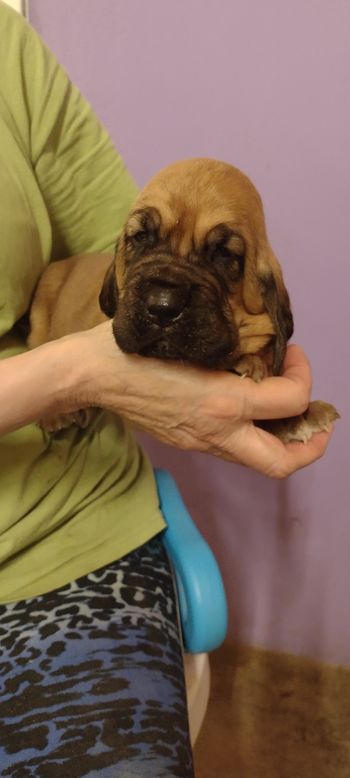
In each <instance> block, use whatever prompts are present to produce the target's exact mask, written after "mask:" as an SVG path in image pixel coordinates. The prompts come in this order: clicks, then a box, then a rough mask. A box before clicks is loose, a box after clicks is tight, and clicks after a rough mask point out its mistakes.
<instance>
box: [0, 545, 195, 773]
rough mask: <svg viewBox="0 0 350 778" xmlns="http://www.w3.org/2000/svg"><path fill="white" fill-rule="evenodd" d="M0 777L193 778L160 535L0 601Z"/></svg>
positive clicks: (170, 589) (172, 602) (169, 580)
mask: <svg viewBox="0 0 350 778" xmlns="http://www.w3.org/2000/svg"><path fill="white" fill-rule="evenodd" d="M0 776H1V778H8V777H10V778H82V777H83V776H84V777H85V778H102V776H103V778H112V776H113V778H136V776H138V777H139V778H141V776H142V778H158V776H159V777H160V778H170V777H171V776H172V777H174V778H175V777H178V778H193V766H192V754H191V746H190V742H189V733H188V721H187V710H186V698H185V685H184V674H183V662H182V650H181V640H180V637H179V630H178V622H177V610H176V600H175V595H174V588H173V580H172V575H171V572H170V569H169V563H168V560H167V557H166V554H165V551H164V548H163V545H162V542H161V540H160V538H154V539H153V540H152V541H150V542H149V543H147V544H146V545H145V546H143V547H141V548H139V549H137V550H136V551H134V552H132V553H131V554H129V555H128V556H126V557H124V558H123V559H121V560H119V561H118V562H115V563H113V564H110V565H108V566H107V567H104V568H102V569H100V570H97V571H96V572H94V573H91V574H90V575H87V576H84V577H82V578H79V579H78V580H76V581H74V582H73V583H71V584H68V585H67V586H63V587H62V588H60V589H58V590H56V591H54V592H49V593H48V594H44V595H42V596H40V597H34V598H32V599H29V600H25V601H21V602H17V603H13V604H10V605H0Z"/></svg>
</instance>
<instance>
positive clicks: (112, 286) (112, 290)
mask: <svg viewBox="0 0 350 778" xmlns="http://www.w3.org/2000/svg"><path fill="white" fill-rule="evenodd" d="M99 302H100V308H101V310H102V311H103V313H104V314H105V315H106V316H109V318H110V319H112V318H113V316H114V315H115V313H116V310H117V305H118V288H117V282H116V278H115V262H112V264H111V265H110V267H109V268H108V270H107V273H106V275H105V277H104V281H103V285H102V289H101V291H100V297H99Z"/></svg>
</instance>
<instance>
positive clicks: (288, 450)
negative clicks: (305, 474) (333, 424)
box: [235, 425, 332, 478]
mask: <svg viewBox="0 0 350 778" xmlns="http://www.w3.org/2000/svg"><path fill="white" fill-rule="evenodd" d="M331 433H332V430H330V431H329V432H319V433H317V434H315V435H313V437H312V438H311V440H309V441H308V442H307V443H298V442H293V443H287V444H284V443H282V441H280V440H279V439H278V438H276V437H275V436H274V435H271V434H270V433H269V432H265V430H262V429H260V428H258V427H255V426H254V425H252V426H251V428H250V429H249V430H246V435H245V440H244V449H243V450H240V451H239V452H237V446H235V459H236V460H237V459H238V461H240V462H242V464H244V465H246V466H247V467H251V468H253V469H254V470H257V471H258V472H260V473H264V474H265V475H267V476H270V477H271V478H285V477H286V476H288V475H291V473H294V472H295V471H296V470H300V469H301V468H303V467H307V465H310V464H312V463H313V462H315V461H316V460H317V459H319V458H320V457H322V456H323V454H324V452H325V450H326V448H327V446H328V443H329V440H330V437H331ZM237 453H238V456H237Z"/></svg>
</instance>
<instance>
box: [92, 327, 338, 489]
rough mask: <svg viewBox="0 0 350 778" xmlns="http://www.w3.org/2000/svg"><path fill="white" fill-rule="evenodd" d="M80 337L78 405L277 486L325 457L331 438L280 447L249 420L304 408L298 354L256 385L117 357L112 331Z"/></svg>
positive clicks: (292, 352)
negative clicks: (82, 375)
mask: <svg viewBox="0 0 350 778" xmlns="http://www.w3.org/2000/svg"><path fill="white" fill-rule="evenodd" d="M80 336H81V337H82V346H81V348H82V354H83V353H84V352H85V353H84V359H85V364H86V365H87V367H88V377H87V378H86V382H85V389H84V391H85V395H84V404H89V405H98V406H101V407H103V408H106V409H108V410H110V411H112V412H114V413H118V414H120V415H122V416H123V417H124V418H125V419H126V420H127V421H129V422H130V423H132V424H134V425H136V426H137V427H138V428H140V429H142V430H144V431H146V432H148V433H151V434H152V435H154V436H155V437H156V438H158V439H159V440H161V441H163V442H164V443H167V444H170V445H172V446H175V447H177V448H181V449H188V450H193V451H202V452H206V453H209V454H214V455H215V456H217V457H221V458H222V459H225V460H229V461H231V462H236V463H240V464H243V465H246V466H247V467H251V468H253V469H254V470H257V471H259V472H261V473H264V474H266V475H268V476H271V477H274V478H284V477H286V476H287V475H290V474H291V473H293V472H294V471H296V470H298V469H300V468H302V467H305V466H306V465H309V464H311V463H312V462H314V461H315V460H317V459H319V458H320V457H321V456H322V455H323V454H324V452H325V450H326V448H327V445H328V442H329V439H330V434H331V433H330V432H329V433H328V432H327V433H326V432H324V433H318V434H317V435H314V436H313V437H312V439H311V440H310V441H309V442H308V443H288V444H284V443H282V442H281V441H280V440H279V439H278V438H276V437H275V436H274V435H271V434H270V433H268V432H265V431H264V430H262V429H260V428H259V427H257V426H255V425H254V420H262V419H265V420H266V419H278V418H286V417H290V416H296V415H298V414H300V413H302V412H303V411H305V409H306V408H307V406H308V404H309V401H310V394H311V386H312V376H311V370H310V366H309V362H308V360H307V358H306V356H305V354H304V352H303V350H302V349H301V348H300V347H299V346H295V345H291V346H289V347H288V349H287V353H286V358H285V362H284V369H283V375H282V376H279V377H271V378H266V379H265V380H264V381H262V382H261V383H260V384H256V383H254V382H253V381H252V380H251V379H248V378H245V379H242V378H240V377H238V376H236V375H232V374H231V373H226V372H219V371H218V372H216V371H208V370H203V369H199V368H195V367H192V366H188V365H183V364H180V363H178V362H177V363H175V362H166V361H161V360H157V359H152V358H148V357H147V358H144V357H139V356H134V355H126V354H123V353H122V352H121V351H120V350H119V348H118V347H117V345H116V343H115V340H114V338H113V334H112V329H111V323H110V322H105V323H104V324H101V325H99V326H98V327H95V328H94V329H93V330H89V331H87V332H85V333H80Z"/></svg>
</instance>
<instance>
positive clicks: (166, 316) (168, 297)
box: [144, 279, 190, 327]
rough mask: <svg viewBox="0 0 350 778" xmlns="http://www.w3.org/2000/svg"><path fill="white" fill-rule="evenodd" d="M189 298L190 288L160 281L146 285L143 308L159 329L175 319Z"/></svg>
mask: <svg viewBox="0 0 350 778" xmlns="http://www.w3.org/2000/svg"><path fill="white" fill-rule="evenodd" d="M189 298H190V286H188V285H186V284H175V283H173V282H166V281H161V280H158V279H157V280H154V281H150V282H148V284H147V289H146V292H145V296H144V300H145V306H146V309H147V311H148V313H149V314H150V316H151V317H152V319H154V321H155V322H156V323H157V324H158V325H159V326H160V327H166V326H167V324H171V322H173V321H174V319H177V318H178V317H179V316H180V315H181V314H182V312H183V310H184V309H185V308H186V306H187V304H188V302H189Z"/></svg>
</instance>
